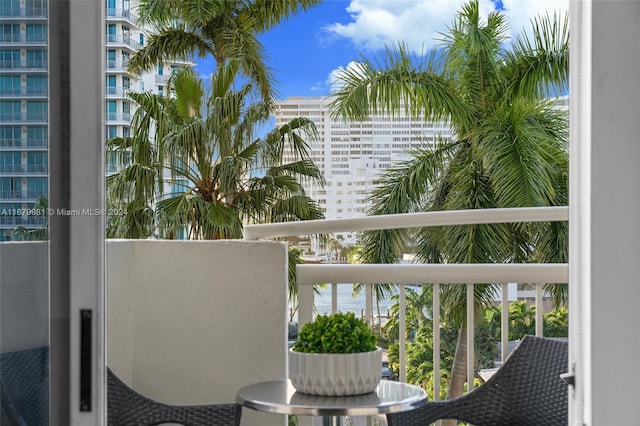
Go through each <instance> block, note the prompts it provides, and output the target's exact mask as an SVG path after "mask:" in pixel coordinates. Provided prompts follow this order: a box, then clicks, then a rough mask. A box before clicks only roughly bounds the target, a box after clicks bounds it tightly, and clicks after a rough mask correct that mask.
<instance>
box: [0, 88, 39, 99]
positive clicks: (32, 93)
mask: <svg viewBox="0 0 640 426" xmlns="http://www.w3.org/2000/svg"><path fill="white" fill-rule="evenodd" d="M48 95H49V91H48V89H47V88H46V87H17V88H2V89H0V97H5V98H14V97H23V98H43V97H47V96H48Z"/></svg>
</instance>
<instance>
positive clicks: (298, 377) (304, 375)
mask: <svg viewBox="0 0 640 426" xmlns="http://www.w3.org/2000/svg"><path fill="white" fill-rule="evenodd" d="M381 365H382V349H380V348H376V349H375V350H373V351H369V352H356V353H346V354H341V353H338V354H333V353H304V352H296V351H295V350H293V349H290V350H289V379H290V380H291V384H292V385H293V387H294V388H295V389H296V390H297V391H298V392H302V393H306V394H309V395H323V396H347V395H361V394H366V393H370V392H373V390H374V389H375V388H376V386H378V383H380V378H381V371H382V370H381Z"/></svg>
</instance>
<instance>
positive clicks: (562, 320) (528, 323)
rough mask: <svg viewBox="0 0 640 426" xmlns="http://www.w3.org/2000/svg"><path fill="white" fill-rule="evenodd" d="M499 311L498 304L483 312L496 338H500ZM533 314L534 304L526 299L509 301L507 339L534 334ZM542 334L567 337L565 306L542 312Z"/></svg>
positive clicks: (534, 318) (567, 316) (567, 321)
mask: <svg viewBox="0 0 640 426" xmlns="http://www.w3.org/2000/svg"><path fill="white" fill-rule="evenodd" d="M500 312H501V309H500V307H499V306H495V307H493V308H491V309H488V310H487V311H486V312H485V319H486V321H487V323H488V324H489V328H490V330H491V333H492V335H493V336H494V338H495V339H496V340H499V339H500ZM535 315H536V306H535V305H529V304H528V303H527V302H526V301H514V302H511V304H510V305H509V340H520V339H522V338H523V337H524V336H525V335H527V334H531V335H533V334H535V333H536V317H535ZM542 334H543V335H544V336H546V337H568V335H569V311H568V310H567V309H566V308H557V309H555V310H553V311H551V312H547V313H545V314H542Z"/></svg>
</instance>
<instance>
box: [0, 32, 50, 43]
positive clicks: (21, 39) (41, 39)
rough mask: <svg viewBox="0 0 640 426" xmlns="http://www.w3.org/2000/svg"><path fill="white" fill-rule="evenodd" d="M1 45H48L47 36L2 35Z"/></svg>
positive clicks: (0, 37) (0, 38)
mask: <svg viewBox="0 0 640 426" xmlns="http://www.w3.org/2000/svg"><path fill="white" fill-rule="evenodd" d="M0 43H6V44H29V45H30V44H47V35H46V34H2V35H0Z"/></svg>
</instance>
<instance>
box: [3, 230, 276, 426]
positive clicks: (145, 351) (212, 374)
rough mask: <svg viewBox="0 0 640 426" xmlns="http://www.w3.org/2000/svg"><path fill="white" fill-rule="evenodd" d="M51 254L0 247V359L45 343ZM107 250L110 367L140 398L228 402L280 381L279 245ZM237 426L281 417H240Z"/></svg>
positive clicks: (131, 244)
mask: <svg viewBox="0 0 640 426" xmlns="http://www.w3.org/2000/svg"><path fill="white" fill-rule="evenodd" d="M47 251H48V247H47V244H46V243H2V244H0V268H1V271H2V275H1V280H0V308H2V311H1V313H2V315H1V321H0V327H1V330H0V331H1V332H2V334H1V336H2V338H1V340H0V350H1V351H2V352H5V351H12V350H19V349H26V348H30V347H37V346H42V345H46V344H47V330H48V325H47V299H48V290H47V279H46V278H47V270H48V265H47ZM106 252H107V289H108V294H107V307H108V309H107V316H108V329H107V334H108V341H107V348H108V349H107V352H108V353H107V364H108V365H109V366H110V367H111V368H113V369H114V370H115V371H116V372H117V374H118V375H119V376H120V377H121V378H122V379H123V380H124V381H125V382H127V383H129V384H130V385H131V386H133V387H134V388H135V389H136V390H138V391H140V392H141V393H143V394H145V395H147V396H149V397H152V398H155V399H157V400H160V401H163V402H167V403H174V404H203V403H214V402H232V401H234V400H235V394H236V391H237V390H238V389H239V388H240V387H242V386H244V385H246V384H249V383H253V382H256V381H261V380H269V379H276V378H282V377H285V374H286V337H287V336H286V321H287V317H286V301H287V294H286V290H287V284H286V282H287V269H286V261H287V260H286V259H287V257H286V246H285V245H283V244H282V243H278V242H268V241H264V242H243V241H199V242H194V241H190V242H186V241H140V240H136V241H131V240H113V241H112V240H109V241H108V242H107V250H106ZM248 265H252V267H248ZM242 424H243V425H255V424H260V425H274V426H275V425H280V426H282V425H283V424H284V419H283V417H282V416H276V415H269V414H260V413H257V412H253V411H251V410H244V411H243V422H242Z"/></svg>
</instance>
